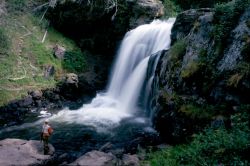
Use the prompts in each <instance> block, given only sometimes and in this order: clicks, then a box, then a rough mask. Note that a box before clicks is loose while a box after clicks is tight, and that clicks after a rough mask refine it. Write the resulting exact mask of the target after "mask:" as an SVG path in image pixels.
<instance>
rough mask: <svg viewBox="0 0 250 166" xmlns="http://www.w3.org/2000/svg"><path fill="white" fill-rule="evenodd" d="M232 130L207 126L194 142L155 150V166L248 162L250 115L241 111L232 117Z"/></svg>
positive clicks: (245, 163) (153, 157) (153, 156)
mask: <svg viewBox="0 0 250 166" xmlns="http://www.w3.org/2000/svg"><path fill="white" fill-rule="evenodd" d="M231 120H232V122H233V124H234V127H233V128H232V129H231V130H226V129H225V128H219V129H217V130H213V129H210V128H208V129H205V130H204V132H203V133H200V134H196V135H194V136H193V137H194V139H193V141H192V142H191V143H190V144H185V145H177V146H174V147H170V148H167V149H163V150H161V151H156V152H151V153H150V154H149V156H148V157H149V162H150V163H151V165H152V166H161V165H169V166H173V165H220V164H222V165H248V164H249V159H248V158H247V154H245V155H244V153H247V150H249V148H250V141H249V136H250V134H249V131H250V130H249V127H248V125H247V124H248V123H249V114H247V113H246V112H240V113H238V114H235V115H233V116H232V119H231Z"/></svg>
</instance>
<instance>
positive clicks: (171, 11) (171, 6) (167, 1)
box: [162, 0, 180, 17]
mask: <svg viewBox="0 0 250 166" xmlns="http://www.w3.org/2000/svg"><path fill="white" fill-rule="evenodd" d="M162 3H163V6H164V8H165V13H164V15H165V17H173V16H176V15H177V13H178V12H179V11H180V8H179V6H178V5H176V4H175V3H174V2H173V1H171V0H162Z"/></svg>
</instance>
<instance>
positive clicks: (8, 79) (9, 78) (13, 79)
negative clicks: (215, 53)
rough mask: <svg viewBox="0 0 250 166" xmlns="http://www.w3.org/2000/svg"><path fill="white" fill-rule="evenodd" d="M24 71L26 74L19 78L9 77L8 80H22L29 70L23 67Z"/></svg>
mask: <svg viewBox="0 0 250 166" xmlns="http://www.w3.org/2000/svg"><path fill="white" fill-rule="evenodd" d="M23 71H24V75H23V76H21V77H17V78H8V80H10V81H17V80H22V79H24V78H26V75H27V71H26V70H25V69H24V68H23Z"/></svg>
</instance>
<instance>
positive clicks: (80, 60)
mask: <svg viewBox="0 0 250 166" xmlns="http://www.w3.org/2000/svg"><path fill="white" fill-rule="evenodd" d="M62 65H63V68H64V69H66V70H68V71H71V72H76V73H79V72H82V71H83V69H84V68H85V65H86V61H85V59H84V54H83V53H82V52H81V51H75V52H74V51H68V52H66V53H65V59H64V60H63V62H62Z"/></svg>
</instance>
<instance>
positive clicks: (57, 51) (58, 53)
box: [53, 45, 66, 59]
mask: <svg viewBox="0 0 250 166" xmlns="http://www.w3.org/2000/svg"><path fill="white" fill-rule="evenodd" d="M53 50H54V55H55V57H56V58H58V59H63V58H64V55H65V52H66V49H65V48H64V47H62V46H60V45H56V46H55V47H54V48H53Z"/></svg>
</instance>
